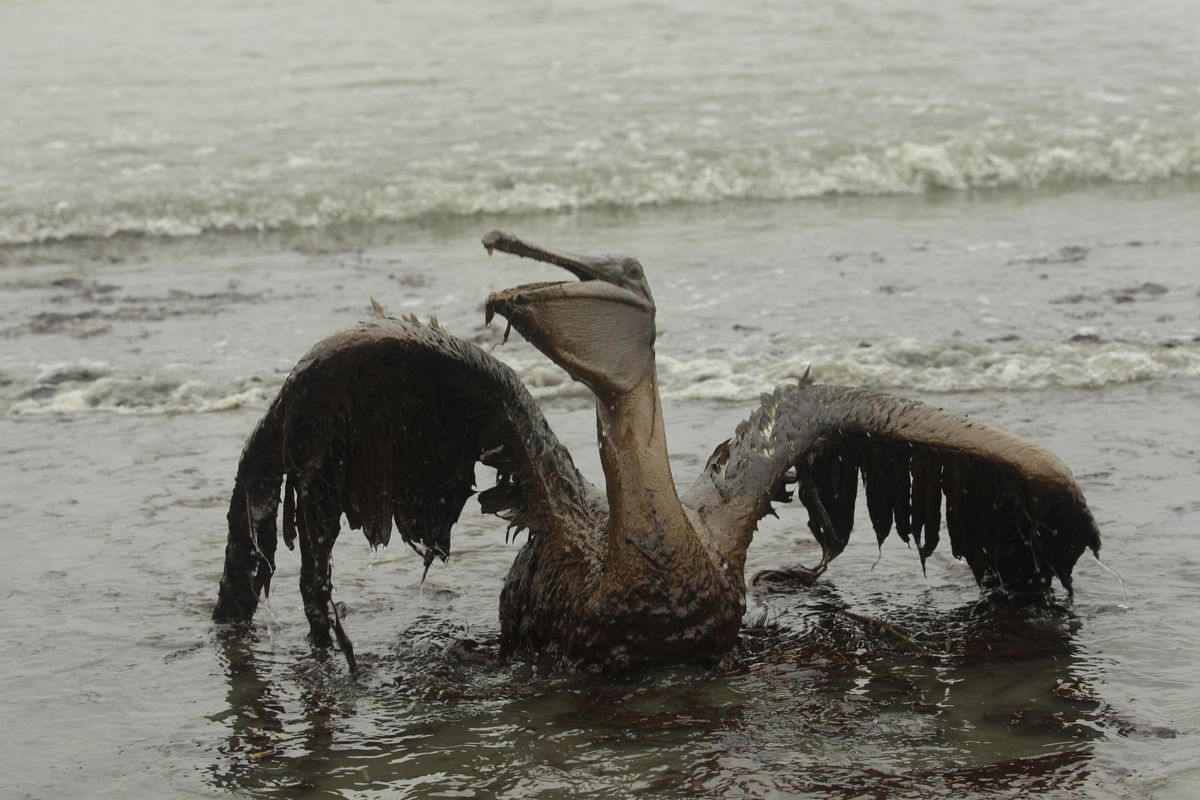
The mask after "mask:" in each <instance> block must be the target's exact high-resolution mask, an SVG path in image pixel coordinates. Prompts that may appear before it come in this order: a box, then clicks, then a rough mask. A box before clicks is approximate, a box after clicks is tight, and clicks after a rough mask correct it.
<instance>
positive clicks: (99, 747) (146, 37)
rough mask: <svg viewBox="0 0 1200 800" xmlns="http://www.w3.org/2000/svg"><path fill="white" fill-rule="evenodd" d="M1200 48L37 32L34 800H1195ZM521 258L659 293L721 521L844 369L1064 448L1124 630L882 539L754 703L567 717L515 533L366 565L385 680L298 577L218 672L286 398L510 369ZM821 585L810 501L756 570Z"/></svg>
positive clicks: (4, 380)
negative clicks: (312, 640) (784, 403)
mask: <svg viewBox="0 0 1200 800" xmlns="http://www.w3.org/2000/svg"><path fill="white" fill-rule="evenodd" d="M1197 8H1200V7H1198V6H1196V4H1194V3H1188V2H1182V1H1181V0H1153V2H1148V3H1142V4H1139V5H1138V6H1137V8H1136V9H1134V8H1133V7H1131V6H1129V5H1128V4H1126V3H1121V2H1116V0H1113V1H1112V2H1108V1H1107V0H1102V1H1101V2H1095V3H1088V4H1062V5H1061V7H1054V8H1050V7H1047V6H1045V4H1042V3H1033V2H1015V3H1006V4H1003V5H1002V6H1001V5H988V4H979V3H976V4H967V5H960V6H956V7H955V8H952V9H951V8H929V7H928V4H920V3H913V2H910V0H888V2H885V3H874V2H872V3H864V2H857V1H856V0H851V2H845V3H835V4H832V5H826V6H822V7H819V8H818V7H805V6H800V5H795V4H773V3H754V4H751V5H750V6H744V5H743V6H737V7H734V6H729V5H728V4H715V3H699V4H697V3H688V4H686V5H681V4H675V3H671V2H666V3H645V2H629V3H613V4H603V5H597V4H594V3H586V4H584V3H580V4H575V3H564V4H554V5H553V6H550V5H537V4H534V5H529V4H506V3H498V4H492V5H491V6H489V7H488V8H487V9H480V8H474V7H468V6H464V5H459V4H454V3H448V4H441V5H437V6H422V7H420V8H416V7H408V6H407V4H400V5H398V6H396V5H392V4H374V3H371V4H368V3H348V4H343V5H341V6H339V8H338V9H337V10H336V11H335V10H333V8H332V7H326V6H324V5H322V4H319V3H311V2H308V1H307V0H298V2H291V3H288V4H284V5H280V4H271V3H260V4H251V5H247V4H244V3H216V4H211V3H210V4H194V3H193V4H187V3H180V2H174V1H173V0H172V1H171V2H155V3H145V2H127V1H126V0H100V1H99V2H97V3H92V4H89V5H88V6H87V7H86V8H84V7H79V6H77V5H76V4H70V3H65V2H58V1H57V0H53V1H52V2H38V3H32V2H14V3H6V4H4V5H3V7H0V65H2V66H3V69H0V97H2V98H3V99H4V102H3V104H2V105H3V107H4V108H5V113H4V114H3V115H0V244H2V245H3V247H0V453H2V456H3V457H2V458H0V531H2V533H3V542H4V543H5V545H6V548H5V555H4V557H3V558H0V591H2V592H3V597H4V600H5V610H6V612H7V613H5V614H4V615H2V616H0V719H3V721H4V723H5V724H4V726H3V728H0V776H2V777H0V796H2V797H8V796H11V797H19V798H25V797H36V798H43V797H55V798H57V797H82V796H97V797H106V796H107V797H121V798H143V797H144V798H162V797H206V796H214V795H228V794H232V795H234V796H239V797H346V798H360V797H362V798H365V797H394V796H436V797H460V796H464V797H469V796H477V797H526V796H541V797H559V796H585V797H587V796H590V797H622V798H623V797H628V796H632V795H644V796H651V797H657V796H697V797H722V798H724V797H792V796H797V795H816V796H827V797H859V796H873V797H884V796H886V797H944V796H951V795H953V796H962V797H983V796H988V797H992V796H1011V797H1025V796H1029V795H1031V794H1034V793H1037V794H1039V795H1048V796H1067V795H1071V796H1095V797H1113V798H1128V797H1146V796H1152V797H1191V796H1193V795H1194V793H1195V791H1196V788H1197V786H1200V755H1198V754H1200V736H1198V734H1200V693H1198V691H1197V689H1196V687H1197V685H1198V683H1200V666H1198V664H1200V633H1198V632H1197V628H1196V625H1195V620H1194V611H1195V608H1196V605H1197V601H1198V600H1200V544H1197V539H1196V537H1197V535H1198V534H1200V530H1198V529H1200V501H1197V491H1196V490H1197V486H1200V445H1198V444H1197V442H1198V441H1200V413H1198V412H1197V411H1196V409H1197V408H1200V267H1198V262H1200V232H1198V231H1200V229H1198V228H1197V225H1196V220H1197V219H1200V199H1198V195H1197V190H1198V189H1200V186H1198V185H1197V183H1196V181H1197V176H1198V175H1200V86H1198V85H1197V83H1196V81H1195V76H1196V75H1197V74H1200V47H1198V45H1197V42H1198V41H1200V39H1198V38H1197V37H1196V36H1195V32H1196V30H1197V29H1198V26H1200V18H1198V17H1197ZM493 227H504V228H510V229H512V230H514V231H516V232H518V233H520V234H521V235H523V236H526V237H528V238H529V239H531V240H534V241H544V242H546V243H547V244H553V245H561V246H564V247H570V248H574V249H578V250H580V251H584V252H589V251H590V252H595V251H616V252H624V253H628V254H630V255H635V256H637V257H639V258H640V259H641V260H642V262H643V263H644V265H645V266H646V269H647V275H648V277H649V279H650V282H651V284H652V286H653V289H654V296H655V299H656V300H657V302H658V306H659V311H658V318H657V319H658V325H659V337H658V344H657V348H658V362H659V364H658V366H659V375H660V385H661V386H662V388H663V391H664V396H665V401H664V411H665V413H666V420H667V425H668V438H669V442H670V447H671V456H672V463H673V466H674V468H675V470H676V474H677V476H678V477H679V479H680V481H681V482H688V481H690V480H691V478H692V477H693V476H694V475H695V473H696V472H697V471H698V470H699V469H700V467H701V465H702V464H703V461H704V459H705V457H706V456H707V455H708V454H709V453H710V452H711V451H712V448H713V446H714V445H715V444H716V443H718V442H720V441H721V440H723V439H724V438H726V437H727V436H728V435H729V434H730V432H732V430H733V428H734V426H735V425H736V423H737V422H738V421H739V420H740V419H741V418H743V417H744V416H745V415H746V414H747V413H748V412H749V410H750V408H751V406H752V405H753V403H754V402H755V399H756V397H757V395H758V393H759V392H761V391H765V390H768V389H770V388H771V387H773V386H774V385H776V384H778V383H780V382H783V381H786V380H789V379H791V377H793V376H795V375H798V374H800V373H801V372H803V370H804V369H805V367H806V366H808V365H810V364H811V365H812V367H813V372H814V375H815V376H816V378H817V379H818V380H822V381H828V382H841V383H852V384H860V385H867V386H871V387H875V388H879V389H884V390H889V391H894V392H896V393H900V394H905V395H909V396H915V397H919V398H922V399H925V400H928V401H930V402H934V403H936V404H939V405H942V406H944V407H947V408H952V409H958V410H961V411H964V412H968V413H970V414H972V415H974V416H976V417H978V418H979V419H981V420H984V421H987V422H991V423H994V424H997V425H1000V426H1003V427H1007V428H1009V429H1011V430H1013V431H1015V432H1018V433H1020V434H1023V435H1026V436H1028V437H1030V438H1032V439H1034V440H1035V441H1038V442H1039V443H1042V444H1044V445H1045V446H1047V447H1049V448H1050V449H1051V450H1053V451H1055V452H1056V453H1058V454H1059V455H1060V456H1061V457H1062V458H1063V459H1064V460H1065V461H1066V462H1067V463H1068V464H1069V465H1070V466H1071V467H1072V469H1073V470H1074V471H1075V473H1076V475H1077V476H1078V478H1079V480H1080V482H1081V484H1082V485H1083V487H1084V490H1085V492H1086V494H1087V496H1088V499H1089V501H1090V503H1091V505H1092V507H1093V510H1094V512H1095V514H1096V518H1097V520H1098V522H1099V524H1100V527H1101V531H1102V533H1103V536H1104V549H1103V552H1102V557H1103V559H1104V561H1105V563H1106V564H1107V565H1108V566H1109V567H1111V568H1112V569H1113V570H1115V571H1116V572H1117V573H1119V574H1120V575H1121V576H1122V578H1123V579H1124V589H1123V588H1122V584H1121V582H1120V581H1119V580H1118V579H1117V578H1116V577H1114V576H1113V575H1112V574H1110V573H1109V572H1108V571H1106V570H1105V569H1104V568H1103V567H1102V566H1101V565H1100V564H1098V563H1097V562H1095V561H1094V560H1092V559H1091V558H1090V557H1085V558H1084V559H1083V560H1082V561H1081V562H1080V564H1079V567H1078V569H1077V579H1076V589H1077V593H1076V597H1075V599H1074V602H1073V603H1070V604H1067V603H1066V602H1065V599H1063V598H1060V600H1063V602H1062V603H1061V604H1060V606H1059V607H1057V608H1055V609H1051V610H1043V611H1039V612H1033V611H1021V610H1015V609H1003V608H996V607H993V606H990V605H988V604H985V603H981V602H980V596H979V593H978V591H977V590H976V589H975V588H974V585H973V582H972V580H971V577H970V574H969V571H968V570H967V569H966V567H965V566H964V565H962V564H959V563H958V562H956V561H954V560H953V559H952V558H951V557H950V556H949V554H948V553H946V552H942V553H939V554H937V555H935V557H934V558H933V559H931V561H930V564H929V571H928V576H927V577H926V576H924V575H922V573H921V570H920V567H919V563H918V560H917V558H916V555H915V553H913V552H909V551H907V550H906V549H905V548H904V547H903V545H902V544H901V543H899V542H898V541H896V540H894V539H893V540H889V542H888V543H887V544H886V545H885V547H884V550H883V553H882V558H879V555H880V554H879V553H878V552H877V550H876V547H875V545H874V537H873V536H871V535H870V534H866V535H864V534H863V531H864V530H869V526H868V525H867V522H866V519H865V517H863V518H862V519H860V520H859V525H858V528H859V533H858V534H856V536H855V537H854V538H852V541H851V543H850V546H849V548H848V549H847V551H846V552H845V553H844V554H843V555H842V556H841V557H840V558H839V559H838V560H837V562H835V564H834V565H833V567H832V568H831V570H830V572H829V573H828V574H827V576H826V577H825V578H824V579H823V580H822V581H820V583H819V584H818V585H817V586H816V587H815V588H813V589H812V590H811V591H809V592H806V593H803V594H799V595H794V596H792V595H789V596H784V595H771V596H757V597H754V598H752V599H751V602H750V608H749V611H748V613H747V618H746V635H745V637H744V641H743V644H742V647H741V648H740V649H739V651H738V652H737V653H736V654H735V655H734V656H733V657H731V658H730V659H729V661H728V663H727V664H725V665H723V666H722V668H721V669H719V670H716V671H701V670H694V669H674V670H659V671H651V672H646V673H642V674H638V675H634V676H630V677H629V678H628V679H626V680H623V681H619V682H614V681H606V680H601V679H597V678H594V677H591V676H579V675H564V674H546V673H544V672H539V671H538V670H537V669H536V668H535V667H534V666H533V665H531V664H525V663H510V664H500V663H496V660H495V647H494V643H493V639H494V637H495V636H496V634H497V632H498V623H497V619H496V604H497V596H498V593H499V590H500V586H501V583H502V581H503V577H504V574H505V572H506V570H507V568H508V565H509V564H510V563H511V559H512V557H513V555H514V554H515V552H516V548H515V546H514V545H511V544H505V542H504V540H503V533H502V525H500V524H498V523H497V521H495V520H493V519H490V518H483V517H480V516H479V515H478V514H477V513H476V512H475V511H473V510H472V509H471V504H469V505H468V514H467V515H466V516H465V517H464V519H463V520H462V522H461V523H460V526H459V528H458V530H457V531H456V533H455V540H454V542H455V553H454V555H453V557H452V558H451V561H450V563H449V564H448V565H446V566H444V567H443V566H441V565H438V566H436V567H435V568H434V569H433V570H432V571H431V573H430V575H429V578H428V580H426V581H425V583H424V584H423V585H422V584H421V582H420V563H419V561H418V559H416V558H415V557H414V556H413V555H412V554H411V553H410V552H408V551H407V550H404V549H392V550H385V551H381V552H379V553H373V552H371V551H370V550H369V549H368V548H367V547H366V545H365V543H364V542H362V541H361V540H360V539H357V538H355V537H353V536H347V537H346V539H345V540H344V541H343V543H342V544H341V545H340V546H339V548H338V549H337V550H336V552H335V567H334V573H335V586H336V593H335V599H336V600H337V601H338V602H340V603H344V604H345V611H346V613H345V616H344V619H345V622H346V627H347V629H348V631H349V633H350V635H351V636H352V638H353V639H354V641H355V644H356V647H357V650H358V652H359V654H360V663H361V667H362V674H361V675H360V677H359V678H358V679H357V680H351V679H350V678H349V677H348V675H347V673H346V669H345V666H344V664H343V662H342V661H341V659H340V656H339V655H338V654H337V653H321V652H313V651H312V650H311V649H310V648H309V647H308V646H307V644H306V643H305V640H304V636H305V633H306V631H307V625H306V623H305V621H304V617H303V613H302V609H301V603H300V598H299V592H298V590H297V588H296V577H297V572H298V559H295V558H293V557H292V554H289V553H283V554H282V555H281V558H280V564H279V574H278V576H277V578H276V580H275V582H274V584H273V588H274V594H273V596H272V598H271V607H270V609H266V608H264V609H262V610H261V612H260V614H259V617H258V620H257V625H256V627H255V629H254V631H253V633H252V634H249V635H231V633H230V632H228V631H223V630H220V629H217V628H216V627H214V626H213V625H212V624H211V622H210V621H209V614H210V612H211V608H212V604H213V602H214V600H215V596H216V586H217V579H218V576H219V573H220V567H221V559H222V555H223V546H224V539H225V530H224V524H225V519H224V516H225V505H226V502H227V493H228V491H229V490H230V488H231V486H232V479H233V474H234V469H235V465H236V459H237V456H238V453H239V451H240V448H241V446H242V443H243V441H244V437H245V436H246V434H247V433H248V432H249V431H250V429H251V428H252V427H253V425H254V423H255V421H256V420H257V418H258V416H259V415H260V414H261V413H262V410H263V409H264V407H265V405H266V403H267V402H268V401H269V399H270V397H271V396H272V395H273V393H274V392H275V391H276V389H277V388H278V386H279V384H280V383H281V382H282V380H283V378H284V376H285V375H286V374H287V371H288V370H289V369H290V368H291V366H292V365H293V364H294V363H295V361H296V360H297V358H299V356H300V355H301V354H302V353H303V352H304V351H305V350H307V349H308V347H309V346H310V345H311V344H312V343H313V342H315V341H316V340H317V339H319V338H321V337H322V336H324V335H325V334H327V333H329V332H330V331H332V330H333V329H335V328H337V327H340V326H342V325H345V324H347V323H349V322H352V321H353V320H355V319H357V318H359V317H361V316H363V315H365V314H366V313H367V310H368V297H370V296H373V297H374V298H376V299H377V300H378V301H379V302H381V303H382V304H383V305H384V306H386V307H387V308H388V309H389V310H390V311H392V312H393V313H400V312H409V311H412V312H416V313H419V314H421V315H422V316H424V315H426V314H429V313H436V314H437V316H438V317H439V319H441V321H442V322H443V323H444V324H446V325H447V326H448V327H449V328H450V329H451V330H452V331H454V332H456V333H458V334H460V335H462V336H466V337H470V338H473V339H474V340H476V341H479V342H482V343H484V344H497V343H498V342H499V340H500V329H499V326H497V329H491V330H489V329H486V328H484V327H483V324H482V323H483V311H482V302H483V299H484V297H485V296H486V294H487V292H488V291H489V290H491V289H496V288H502V287H504V286H511V285H514V284H517V283H522V282H527V281H530V280H535V279H538V278H541V277H546V276H549V275H551V274H552V273H551V270H550V268H547V267H544V266H538V265H535V264H531V263H529V262H521V261H516V260H514V259H501V258H497V259H493V260H488V259H487V258H486V257H485V256H484V254H483V251H482V248H481V247H480V246H479V243H478V242H479V237H480V235H481V234H483V233H484V232H485V231H487V230H488V229H490V228H493ZM555 277H557V276H555ZM516 338H517V337H514V339H513V340H512V341H510V342H509V343H508V344H507V345H504V346H502V347H497V348H496V350H495V353H496V354H497V355H498V356H499V357H501V358H503V359H505V360H506V361H508V362H509V363H511V364H513V365H514V367H515V368H516V369H517V370H518V372H519V373H520V374H521V375H522V376H523V378H524V379H525V380H526V381H527V383H528V384H529V385H530V386H531V388H532V391H533V392H534V394H535V395H536V396H537V397H538V398H539V399H540V400H541V401H542V402H543V404H544V408H545V411H546V414H547V416H548V417H549V418H550V420H551V422H552V424H553V426H554V428H555V430H556V431H557V432H558V434H559V436H560V438H561V439H562V440H563V441H564V442H565V443H566V444H567V445H568V446H569V447H570V448H571V450H572V452H573V454H574V456H575V459H576V461H577V463H579V465H580V466H581V467H582V468H583V469H584V471H585V472H586V473H587V474H588V475H589V477H591V478H592V479H593V480H595V481H599V480H600V478H601V474H600V470H599V466H598V458H597V455H596V452H595V441H594V436H595V428H594V419H593V415H592V411H591V408H590V401H589V398H588V397H587V394H586V392H585V391H584V390H583V389H582V388H581V387H579V386H577V385H575V384H572V383H570V382H569V381H568V380H567V379H566V378H565V376H564V374H563V373H562V372H561V371H559V370H558V369H557V368H555V367H553V366H551V365H549V364H548V363H547V362H546V361H545V359H543V358H542V357H541V356H540V355H538V354H537V353H536V352H535V351H533V350H532V349H531V348H529V347H528V346H526V345H525V344H523V343H522V342H519V341H516ZM487 478H488V476H487V475H485V474H483V473H482V471H481V474H480V479H481V480H486V479H487ZM817 557H818V556H817V547H816V545H815V543H814V542H812V541H811V538H810V536H809V534H808V533H807V529H806V525H805V518H804V513H803V512H802V510H800V509H799V508H798V507H796V508H792V507H784V508H782V509H780V519H779V520H778V521H774V520H771V521H770V524H769V525H766V526H764V529H763V531H762V533H761V534H760V536H759V537H758V539H757V540H756V543H755V545H754V546H753V548H752V549H751V552H750V565H749V569H750V571H755V570H759V569H763V568H769V567H775V566H779V565H788V564H792V563H795V562H797V561H801V562H808V563H811V562H814V561H815V560H816V559H817ZM877 559H878V563H877V564H876V561H877ZM881 623H886V624H881ZM901 633H902V634H903V635H900V634H901Z"/></svg>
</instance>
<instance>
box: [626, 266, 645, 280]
mask: <svg viewBox="0 0 1200 800" xmlns="http://www.w3.org/2000/svg"><path fill="white" fill-rule="evenodd" d="M625 274H626V275H628V276H629V277H630V278H633V279H634V280H635V281H636V280H638V279H639V278H641V277H642V265H641V264H639V263H637V262H636V261H630V262H629V263H628V264H626V265H625Z"/></svg>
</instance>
